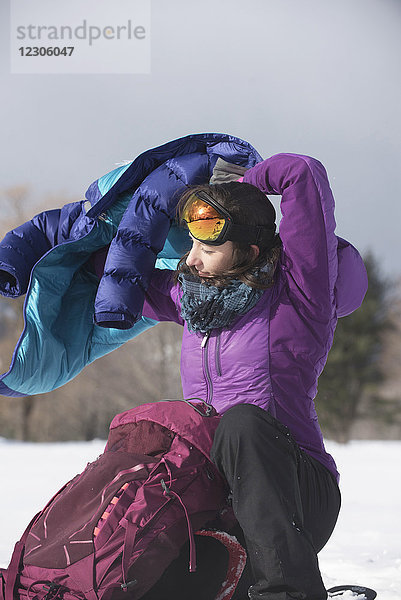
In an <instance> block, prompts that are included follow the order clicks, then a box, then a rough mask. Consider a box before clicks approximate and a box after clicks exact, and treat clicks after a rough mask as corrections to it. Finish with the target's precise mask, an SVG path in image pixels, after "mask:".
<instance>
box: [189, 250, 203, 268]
mask: <svg viewBox="0 0 401 600" xmlns="http://www.w3.org/2000/svg"><path fill="white" fill-rule="evenodd" d="M185 262H186V263H187V265H188V267H195V266H196V265H199V263H200V259H199V256H198V253H197V252H196V250H195V248H194V247H192V248H191V250H190V252H189V254H188V256H187V260H186V261H185Z"/></svg>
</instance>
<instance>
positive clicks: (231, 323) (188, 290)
mask: <svg viewBox="0 0 401 600" xmlns="http://www.w3.org/2000/svg"><path fill="white" fill-rule="evenodd" d="M265 194H279V195H282V200H281V211H282V221H281V224H280V238H278V236H277V235H276V234H275V211H274V208H273V206H272V205H271V203H270V201H269V200H268V199H267V198H266V196H265ZM180 208H181V211H180V212H181V217H182V220H183V221H184V222H185V223H186V225H187V227H188V229H189V234H190V236H191V240H192V248H191V250H190V251H189V253H188V254H187V255H186V256H185V257H184V258H183V259H182V260H181V261H180V263H179V266H178V270H177V273H176V276H175V277H172V275H171V272H169V271H163V270H155V272H154V276H153V278H152V280H151V284H150V287H149V289H148V291H147V297H146V302H145V306H144V311H143V315H144V316H146V317H150V318H154V319H156V320H170V321H175V322H177V323H180V324H181V325H183V326H184V334H183V342H182V353H181V377H182V385H183V392H184V397H186V398H189V397H198V398H202V399H203V400H205V401H206V402H209V403H211V404H213V406H214V407H215V408H216V409H217V411H218V412H219V413H220V414H222V415H223V416H222V420H221V424H220V426H219V429H218V431H217V434H216V437H215V440H214V445H213V450H212V458H213V460H214V462H215V463H216V465H217V466H218V468H219V469H220V471H221V473H222V474H223V475H224V477H225V478H226V480H227V482H228V484H229V487H230V490H231V496H232V505H233V510H234V513H235V516H236V517H237V520H238V522H239V525H240V526H241V528H242V531H243V533H244V537H245V542H246V546H247V551H248V555H249V558H250V562H251V566H252V570H253V576H254V583H253V585H252V586H251V587H250V589H249V597H250V598H251V599H254V598H255V599H256V598H259V599H263V600H284V599H289V598H292V599H305V600H312V599H313V600H323V599H324V598H326V597H327V594H326V591H325V588H324V585H323V582H322V579H321V575H320V572H319V567H318V561H317V553H318V552H319V551H320V550H321V548H322V547H323V546H324V545H325V543H326V542H327V540H328V539H329V537H330V535H331V533H332V531H333V528H334V525H335V523H336V520H337V516H338V512H339V508H340V492H339V488H338V473H337V470H336V466H335V463H334V460H333V458H332V457H331V456H330V455H329V454H327V452H326V451H325V448H324V444H323V439H322V434H321V431H320V428H319V425H318V421H317V416H316V412H315V408H314V403H313V398H314V396H315V395H316V389H317V378H318V376H319V374H320V373H321V371H322V369H323V366H324V363H325V361H326V358H327V354H328V351H329V349H330V347H331V344H332V339H333V333H334V329H335V325H336V321H337V317H338V316H343V315H345V314H349V312H352V310H355V308H357V307H358V306H359V305H360V303H361V301H362V299H363V296H364V294H365V292H366V272H365V270H364V267H363V263H362V261H361V259H360V257H359V254H358V253H357V251H356V250H355V249H354V248H353V247H352V246H351V245H349V244H348V243H346V242H344V241H343V240H341V239H339V238H337V237H336V236H335V234H334V229H335V220H334V200H333V196H332V193H331V190H330V186H329V183H328V179H327V175H326V172H325V170H324V167H323V166H322V165H321V164H320V163H319V162H318V161H316V160H315V159H312V158H310V157H306V156H298V155H291V154H280V155H276V156H273V157H271V158H269V159H267V160H265V161H263V162H261V163H259V164H257V165H256V166H255V167H252V168H251V169H249V170H248V171H246V172H245V174H244V177H243V180H241V181H238V182H235V183H227V184H221V185H218V184H216V185H204V186H197V187H196V188H192V189H189V190H188V191H187V192H186V193H185V194H184V196H183V198H182V200H181V203H180ZM339 256H341V260H339ZM351 271H352V279H351V278H350V277H349V274H350V272H351Z"/></svg>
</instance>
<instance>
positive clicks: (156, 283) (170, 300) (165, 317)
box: [142, 269, 184, 325]
mask: <svg viewBox="0 0 401 600" xmlns="http://www.w3.org/2000/svg"><path fill="white" fill-rule="evenodd" d="M173 275H174V271H170V270H168V269H163V270H162V269H154V271H153V275H152V278H151V280H150V284H149V287H148V289H147V291H146V293H145V303H144V305H143V311H142V316H143V317H149V318H150V319H155V320H156V321H173V322H174V323H178V324H179V325H184V321H183V319H182V317H181V309H180V301H179V293H180V287H179V285H178V284H176V283H174V279H173Z"/></svg>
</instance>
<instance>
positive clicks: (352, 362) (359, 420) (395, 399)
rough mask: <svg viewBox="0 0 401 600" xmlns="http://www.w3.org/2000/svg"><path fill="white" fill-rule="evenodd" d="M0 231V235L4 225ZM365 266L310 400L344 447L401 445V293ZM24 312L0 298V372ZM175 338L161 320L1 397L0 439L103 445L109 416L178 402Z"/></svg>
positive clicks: (174, 328) (370, 259)
mask: <svg viewBox="0 0 401 600" xmlns="http://www.w3.org/2000/svg"><path fill="white" fill-rule="evenodd" d="M21 190H22V191H21ZM9 198H10V206H11V207H13V209H14V212H15V214H14V215H13V217H14V219H12V220H13V221H14V222H18V223H21V222H23V221H24V220H25V218H24V215H23V211H22V210H21V203H22V201H23V199H24V191H23V188H15V189H14V191H13V193H10V194H9ZM57 204H60V202H58V203H57ZM2 225H3V227H2V229H3V231H2V232H1V231H0V237H2V235H3V234H4V233H5V231H6V230H8V229H9V228H10V226H9V225H10V222H8V223H6V222H3V223H2ZM365 263H366V266H367V269H368V275H369V290H368V293H367V295H366V298H365V301H364V303H363V305H362V307H361V308H360V309H359V310H358V311H356V312H355V313H353V314H352V315H350V316H349V317H345V318H343V319H340V321H339V323H338V326H337V330H336V334H335V340H334V344H333V348H332V350H331V352H330V355H329V359H328V362H327V365H326V367H325V370H324V372H323V374H322V375H321V377H320V379H319V392H318V396H317V398H316V405H317V410H318V415H319V421H320V423H321V426H322V429H323V433H324V435H325V437H327V438H331V439H335V440H338V441H342V442H345V441H347V440H349V439H355V438H370V439H374V438H381V439H383V438H391V439H401V370H400V364H401V291H400V287H401V286H398V289H397V285H396V283H395V282H389V281H388V280H387V279H386V278H384V277H383V275H382V274H381V271H380V269H379V266H378V264H377V262H376V260H375V258H374V256H373V255H368V256H365ZM22 307H23V299H22V298H19V299H17V300H9V299H6V298H3V297H0V372H5V371H7V369H8V367H9V364H10V360H11V356H12V352H13V349H14V347H15V344H16V342H17V340H18V337H19V335H20V333H21V331H22V327H23V321H22ZM181 336H182V328H181V327H180V326H178V325H175V324H170V323H160V324H159V325H157V326H155V327H153V328H151V329H150V330H148V331H146V333H144V334H142V335H140V336H138V337H137V338H135V339H134V340H132V341H130V342H128V343H126V344H125V345H124V346H122V347H121V348H119V349H118V350H115V351H114V352H112V353H111V354H109V355H106V356H104V357H103V358H101V359H98V360H97V361H95V362H94V363H93V364H92V365H89V366H88V367H87V368H86V369H85V370H84V371H83V372H82V373H81V374H80V375H79V376H78V377H76V378H75V379H74V380H73V381H71V382H70V383H69V384H67V385H65V386H63V387H62V388H60V389H58V390H55V391H53V392H50V393H48V394H43V395H37V396H29V397H26V398H5V397H0V436H1V437H6V438H13V439H19V440H32V441H64V440H90V439H93V438H105V437H106V436H107V431H108V426H109V423H110V421H111V419H112V418H113V416H114V415H115V414H116V413H118V412H122V411H124V410H127V409H129V408H131V407H133V406H137V405H139V404H143V403H145V402H154V401H157V400H160V399H163V398H181V397H182V390H181V382H180V375H179V362H180V350H181Z"/></svg>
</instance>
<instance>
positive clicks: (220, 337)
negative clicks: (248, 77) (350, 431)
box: [143, 154, 367, 479]
mask: <svg viewBox="0 0 401 600" xmlns="http://www.w3.org/2000/svg"><path fill="white" fill-rule="evenodd" d="M244 182H247V183H251V184H253V185H255V186H257V187H258V188H259V189H261V190H262V191H263V192H264V193H266V194H279V195H282V200H281V211H282V220H281V223H280V237H281V240H282V243H283V249H282V254H281V260H280V262H279V264H278V267H277V270H276V276H275V282H274V285H273V287H271V288H270V289H268V290H266V291H265V292H264V294H263V296H262V297H261V299H260V300H259V301H258V303H257V304H256V306H254V307H253V308H252V309H251V310H250V311H249V312H248V313H246V314H245V315H243V316H240V317H238V318H237V319H236V320H235V321H234V324H233V325H232V326H231V328H230V329H229V330H215V331H212V333H211V335H210V336H209V338H208V339H207V340H206V339H205V341H204V343H203V344H202V341H203V339H204V335H203V334H200V333H194V332H190V331H189V330H188V327H187V325H186V323H185V322H184V321H183V319H182V317H181V311H180V295H181V290H180V287H179V285H177V284H174V282H173V280H172V273H171V271H164V270H155V273H154V276H153V278H152V280H151V284H150V287H149V289H148V291H147V296H146V301H145V306H144V311H143V315H144V316H146V317H150V318H154V319H157V320H159V321H175V322H176V323H179V324H181V325H183V326H184V333H183V341H182V352H181V378H182V386H183V393H184V397H185V398H191V397H197V398H202V399H203V400H206V401H207V402H209V403H211V404H213V406H214V407H215V408H216V409H217V411H218V412H219V413H224V412H225V411H226V410H227V409H228V408H230V407H231V406H234V405H235V404H239V403H251V404H256V405H257V406H260V407H261V408H263V409H265V410H268V411H269V412H270V413H271V414H272V415H273V416H274V417H276V418H277V419H278V420H279V421H281V422H282V423H284V424H285V425H287V427H289V429H290V431H291V433H292V435H293V437H294V438H295V440H296V441H297V442H298V444H299V446H300V447H301V448H302V449H303V450H305V451H306V452H307V453H309V454H310V455H311V456H313V457H314V458H316V459H317V460H319V461H320V462H321V463H323V464H324V465H325V466H326V467H327V468H328V469H329V470H330V471H331V472H332V473H333V475H335V476H336V477H337V479H338V473H337V470H336V465H335V463H334V460H333V458H332V457H331V456H330V455H329V454H328V453H327V452H326V451H325V448H324V443H323V438H322V433H321V431H320V427H319V424H318V419H317V415H316V410H315V405H314V401H313V399H314V397H315V396H316V392H317V379H318V377H319V375H320V373H321V372H322V370H323V367H324V364H325V362H326V359H327V355H328V352H329V350H330V348H331V345H332V341H333V334H334V330H335V327H336V323H337V318H338V317H341V316H345V315H347V314H349V313H351V312H352V311H353V310H355V309H356V308H358V307H359V306H360V304H361V302H362V300H363V297H364V295H365V293H366V290H367V275H366V270H365V267H364V265H363V262H362V259H361V257H360V255H359V253H358V252H357V250H356V249H355V248H354V247H353V246H352V245H351V244H349V243H348V242H346V241H345V240H342V239H341V238H337V237H336V235H335V234H334V230H335V220H334V199H333V195H332V192H331V190H330V186H329V182H328V179H327V174H326V171H325V169H324V167H323V166H322V164H321V163H320V162H318V161H317V160H315V159H313V158H310V157H308V156H300V155H296V154H278V155H275V156H272V157H271V158H269V159H267V160H265V161H263V162H261V163H259V164H257V165H256V166H255V167H252V168H251V169H249V170H248V171H247V172H246V173H245V176H244Z"/></svg>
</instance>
